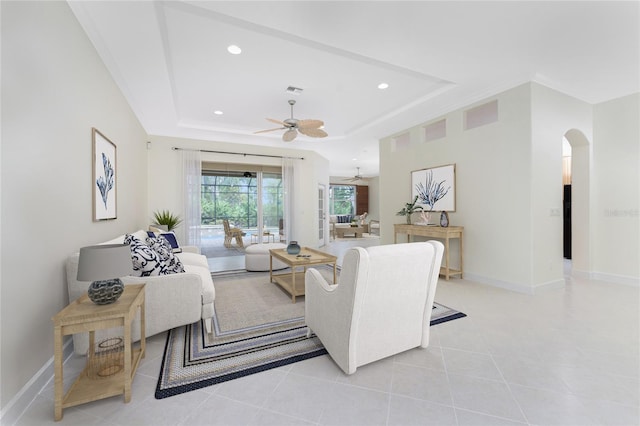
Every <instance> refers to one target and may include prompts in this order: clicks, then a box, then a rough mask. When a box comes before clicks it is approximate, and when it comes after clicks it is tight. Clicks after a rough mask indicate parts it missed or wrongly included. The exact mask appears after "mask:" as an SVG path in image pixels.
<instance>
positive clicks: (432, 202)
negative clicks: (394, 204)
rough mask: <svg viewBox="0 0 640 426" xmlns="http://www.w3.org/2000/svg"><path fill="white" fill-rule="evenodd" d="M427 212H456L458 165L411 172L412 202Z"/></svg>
mask: <svg viewBox="0 0 640 426" xmlns="http://www.w3.org/2000/svg"><path fill="white" fill-rule="evenodd" d="M416 196H417V197H418V200H417V202H416V205H417V206H421V207H422V208H423V209H424V210H425V211H436V210H437V211H446V212H455V211H456V165H455V164H447V165H444V166H437V167H431V168H427V169H421V170H414V171H412V172H411V200H413V199H414V198H415V197H416Z"/></svg>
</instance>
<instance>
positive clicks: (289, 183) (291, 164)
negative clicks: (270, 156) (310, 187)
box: [282, 157, 300, 242]
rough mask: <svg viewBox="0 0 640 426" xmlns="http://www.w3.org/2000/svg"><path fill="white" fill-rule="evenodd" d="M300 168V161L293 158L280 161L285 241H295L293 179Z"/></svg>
mask: <svg viewBox="0 0 640 426" xmlns="http://www.w3.org/2000/svg"><path fill="white" fill-rule="evenodd" d="M299 168H300V160H298V159H295V158H286V157H285V158H283V159H282V186H283V188H284V236H285V238H286V241H287V242H289V241H291V240H293V241H296V239H297V238H296V236H295V235H293V230H294V229H296V228H295V218H296V215H295V204H296V201H295V196H294V188H295V179H296V175H298V173H297V171H298V170H299Z"/></svg>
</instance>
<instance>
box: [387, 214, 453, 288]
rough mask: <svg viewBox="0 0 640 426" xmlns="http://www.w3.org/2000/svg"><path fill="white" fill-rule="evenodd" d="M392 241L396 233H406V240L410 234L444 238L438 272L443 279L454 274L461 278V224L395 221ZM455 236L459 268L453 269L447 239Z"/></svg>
mask: <svg viewBox="0 0 640 426" xmlns="http://www.w3.org/2000/svg"><path fill="white" fill-rule="evenodd" d="M393 231H394V232H393V243H394V244H395V243H396V242H397V237H398V234H406V235H407V242H411V236H412V235H419V236H422V237H428V238H440V239H443V240H444V265H443V266H442V267H441V268H440V274H441V275H444V279H445V280H447V281H449V278H450V277H452V276H454V275H460V278H462V273H463V257H462V236H463V232H464V227H462V226H449V227H441V226H423V225H405V224H402V223H396V224H395V225H393ZM452 238H454V239H455V238H457V239H458V240H459V241H460V252H459V256H460V257H459V268H460V269H453V268H451V267H450V266H449V240H450V239H452Z"/></svg>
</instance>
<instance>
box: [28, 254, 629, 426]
mask: <svg viewBox="0 0 640 426" xmlns="http://www.w3.org/2000/svg"><path fill="white" fill-rule="evenodd" d="M354 243H355V242H352V243H351V244H354ZM340 244H344V245H345V246H348V245H351V244H349V243H343V242H341V243H340ZM327 249H328V250H337V251H341V250H343V249H344V247H339V245H333V244H332V246H331V247H327ZM436 300H437V301H438V302H440V303H443V304H445V305H447V306H451V307H454V308H456V309H459V310H461V311H463V312H465V313H466V314H467V315H468V317H466V318H462V319H459V320H455V321H451V322H448V323H444V324H440V325H437V326H434V328H433V330H432V334H431V339H432V340H431V345H430V347H429V348H428V349H414V350H410V351H408V352H405V353H402V354H399V355H396V356H394V357H391V358H389V359H385V360H382V361H379V362H376V363H373V364H370V365H367V366H363V367H360V368H358V370H357V372H356V373H355V374H353V375H351V376H346V375H345V374H343V373H342V372H341V370H339V369H338V367H337V366H336V365H335V364H334V363H333V361H332V360H331V358H329V357H328V356H322V357H317V358H314V359H311V360H307V361H303V362H299V363H296V364H292V365H289V366H285V367H282V368H278V369H274V370H269V371H266V372H263V373H259V374H255V375H252V376H248V377H245V378H242V379H237V380H233V381H230V382H226V383H223V384H219V385H215V386H212V387H208V388H205V389H202V390H198V391H194V392H189V393H186V394H182V395H178V396H175V397H170V398H167V399H162V400H156V399H155V398H154V396H153V395H154V391H155V386H156V383H157V378H158V377H157V376H158V372H159V366H160V362H161V359H162V354H163V349H164V344H165V334H164V333H163V334H161V335H157V336H153V337H151V338H150V339H148V346H147V347H148V351H147V356H146V358H145V359H144V361H143V363H142V364H141V367H140V369H139V370H138V372H137V374H136V377H135V381H134V384H133V398H132V400H131V402H130V403H128V404H125V403H124V402H123V399H122V397H113V398H109V399H106V400H102V401H97V402H93V403H89V404H85V405H81V406H79V407H74V408H70V409H66V410H64V419H63V421H62V422H61V423H59V424H82V425H89V424H96V425H165V424H166V425H522V424H527V425H638V424H639V423H640V417H639V413H638V410H639V409H638V406H639V389H640V380H639V376H640V375H639V370H640V365H639V359H640V351H639V347H640V342H639V336H640V333H639V331H640V330H639V324H640V318H639V315H640V314H639V312H640V299H639V289H638V288H637V287H630V286H623V285H618V284H611V283H607V282H601V281H594V280H584V279H576V278H569V279H568V284H567V286H566V288H564V289H555V290H545V291H542V292H540V293H539V294H537V295H535V296H530V295H524V294H519V293H514V292H510V291H506V290H502V289H499V288H493V287H489V286H486V285H481V284H478V283H474V282H471V281H467V280H463V279H452V280H451V281H444V280H443V279H441V280H440V282H439V284H438V289H437V295H436ZM83 364H84V360H83V359H82V358H76V357H72V358H71V359H70V360H69V361H68V362H67V363H66V364H65V365H66V366H65V369H66V370H65V372H67V371H71V372H76V374H77V371H79V370H80V369H81V368H82V366H83ZM72 374H73V373H72ZM53 423H54V421H53V384H52V383H51V384H49V385H48V386H46V387H45V388H44V389H43V390H42V391H41V392H40V394H39V396H38V397H37V398H36V399H35V400H34V401H33V403H32V404H31V405H30V407H29V408H28V410H27V411H26V412H25V413H24V415H23V416H22V417H21V418H20V420H19V421H18V424H20V425H43V424H53Z"/></svg>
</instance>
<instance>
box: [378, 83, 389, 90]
mask: <svg viewBox="0 0 640 426" xmlns="http://www.w3.org/2000/svg"><path fill="white" fill-rule="evenodd" d="M387 87H389V84H387V83H380V84H378V89H386V88H387Z"/></svg>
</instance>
